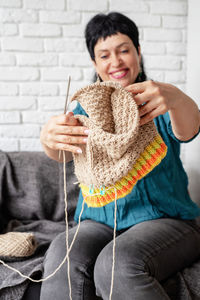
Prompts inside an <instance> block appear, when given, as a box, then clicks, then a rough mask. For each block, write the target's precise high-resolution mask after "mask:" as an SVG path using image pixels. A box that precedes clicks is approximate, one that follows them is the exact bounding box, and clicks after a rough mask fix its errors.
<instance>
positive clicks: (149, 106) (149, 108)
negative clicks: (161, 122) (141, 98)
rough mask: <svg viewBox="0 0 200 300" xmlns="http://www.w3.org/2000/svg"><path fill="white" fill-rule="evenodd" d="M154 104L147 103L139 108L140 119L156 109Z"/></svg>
mask: <svg viewBox="0 0 200 300" xmlns="http://www.w3.org/2000/svg"><path fill="white" fill-rule="evenodd" d="M156 107H157V106H156V103H155V102H154V101H149V102H147V103H146V104H144V105H142V106H140V107H139V114H140V117H142V116H144V115H146V114H148V113H150V112H151V111H152V110H154V109H156Z"/></svg>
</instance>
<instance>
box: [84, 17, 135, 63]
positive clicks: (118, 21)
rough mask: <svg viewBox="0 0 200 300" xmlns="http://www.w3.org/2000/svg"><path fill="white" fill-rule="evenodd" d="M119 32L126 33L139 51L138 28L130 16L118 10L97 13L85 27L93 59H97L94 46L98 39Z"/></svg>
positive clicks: (87, 43)
mask: <svg viewBox="0 0 200 300" xmlns="http://www.w3.org/2000/svg"><path fill="white" fill-rule="evenodd" d="M118 32H120V33H122V34H126V35H127V36H128V37H129V38H130V39H131V40H132V42H133V44H134V46H135V48H136V50H137V52H138V47H139V32H138V28H137V26H136V24H135V23H134V22H133V21H132V20H131V19H129V18H128V17H126V16H124V15H122V14H120V13H118V12H111V13H109V14H108V15H105V14H97V15H95V16H94V17H93V18H92V19H91V20H90V21H89V22H88V24H87V26H86V29H85V39H86V45H87V48H88V51H89V54H90V57H91V59H92V60H95V55H94V47H95V45H96V43H97V41H98V40H99V39H100V38H103V39H106V38H107V37H108V36H111V35H114V34H117V33H118Z"/></svg>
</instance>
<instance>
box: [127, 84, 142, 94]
mask: <svg viewBox="0 0 200 300" xmlns="http://www.w3.org/2000/svg"><path fill="white" fill-rule="evenodd" d="M125 89H126V90H127V91H129V92H131V93H133V94H138V93H143V92H144V91H145V89H146V81H143V82H138V83H133V84H131V85H128V86H127V87H125Z"/></svg>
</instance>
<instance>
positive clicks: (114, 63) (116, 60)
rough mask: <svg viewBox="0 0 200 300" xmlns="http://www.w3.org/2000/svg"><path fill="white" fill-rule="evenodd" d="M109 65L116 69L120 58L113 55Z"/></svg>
mask: <svg viewBox="0 0 200 300" xmlns="http://www.w3.org/2000/svg"><path fill="white" fill-rule="evenodd" d="M111 63H112V66H113V67H118V66H119V65H120V64H121V58H120V57H119V56H118V55H116V54H113V55H112V61H111Z"/></svg>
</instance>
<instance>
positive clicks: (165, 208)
mask: <svg viewBox="0 0 200 300" xmlns="http://www.w3.org/2000/svg"><path fill="white" fill-rule="evenodd" d="M73 112H74V114H75V115H76V114H81V115H87V114H86V113H85V111H84V110H83V108H82V107H81V105H80V104H79V103H78V104H77V106H76V108H75V109H74V111H73ZM154 122H155V125H156V127H157V130H158V132H159V133H160V135H161V136H162V138H163V140H164V142H165V144H166V145H167V147H168V151H167V155H166V156H165V158H164V159H163V160H162V161H161V163H160V164H159V165H158V166H157V167H155V168H154V169H153V170H152V171H151V172H150V173H149V174H147V175H146V176H145V177H143V178H142V179H141V180H139V181H138V182H137V184H136V185H135V186H134V188H133V189H132V191H131V193H130V194H128V195H127V196H126V197H124V198H121V199H118V200H117V230H121V229H124V228H128V227H130V226H133V225H134V224H137V223H140V222H143V221H147V220H152V219H158V218H168V217H170V218H178V219H194V218H196V217H197V216H199V215H200V208H199V207H198V206H197V205H196V204H195V203H194V202H193V201H192V200H191V198H190V196H189V193H188V188H187V187H188V178H187V175H186V173H185V171H184V168H183V165H182V162H181V160H180V143H181V141H179V140H178V139H177V138H176V137H175V136H174V134H173V131H172V127H171V121H170V118H169V114H168V113H166V114H164V115H161V116H158V117H157V118H155V119H154ZM193 138H194V137H193ZM193 138H192V139H193ZM192 139H191V140H192ZM191 140H190V141H191ZM187 142H189V141H187ZM82 202H83V196H82V192H81V191H80V194H79V199H78V204H77V208H76V212H75V217H74V218H75V221H76V222H78V219H79V215H80V212H81V208H82ZM114 209H115V202H111V203H109V204H107V205H105V206H103V207H98V208H96V207H95V208H94V207H88V206H87V204H86V203H85V204H84V211H83V214H82V217H81V220H85V219H92V220H95V221H97V222H101V223H104V224H107V225H108V226H110V227H112V228H113V227H114Z"/></svg>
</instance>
